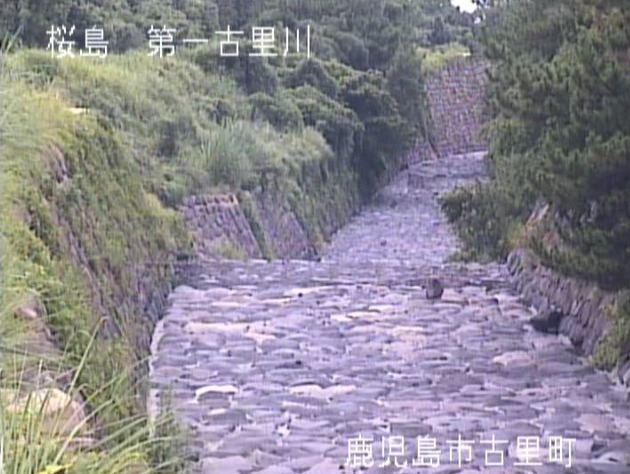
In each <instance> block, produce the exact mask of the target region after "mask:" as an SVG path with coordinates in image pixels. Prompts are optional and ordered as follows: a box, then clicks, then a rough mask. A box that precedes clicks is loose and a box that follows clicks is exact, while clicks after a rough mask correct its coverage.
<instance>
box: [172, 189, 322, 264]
mask: <svg viewBox="0 0 630 474" xmlns="http://www.w3.org/2000/svg"><path fill="white" fill-rule="evenodd" d="M244 204H245V203H243V202H241V201H239V199H238V197H237V196H236V195H235V194H227V195H212V196H193V197H189V198H187V199H186V200H185V201H184V203H183V205H182V206H181V207H180V210H181V212H182V214H183V215H184V217H185V219H186V223H187V225H188V227H189V228H190V229H191V230H192V231H193V233H194V234H195V237H196V242H195V246H196V248H195V250H196V252H195V253H196V255H197V256H198V257H199V258H201V259H204V258H221V257H225V256H226V254H225V251H226V245H227V246H230V247H235V248H236V249H237V252H238V254H239V255H240V256H242V257H245V258H254V259H257V258H265V257H266V258H288V259H299V258H309V257H311V256H313V255H314V254H315V249H314V246H313V244H312V243H311V242H310V240H309V238H308V235H307V234H306V231H305V230H304V227H303V226H302V224H301V223H300V222H299V220H298V218H297V217H296V215H295V213H294V212H293V211H292V210H291V209H290V207H289V206H288V204H287V202H286V201H284V200H283V199H282V196H280V195H279V194H278V193H272V192H271V191H269V192H256V193H254V195H253V196H252V199H251V200H250V201H249V202H248V203H247V204H248V206H245V205H244ZM256 227H258V229H257V232H256V231H254V228H256Z"/></svg>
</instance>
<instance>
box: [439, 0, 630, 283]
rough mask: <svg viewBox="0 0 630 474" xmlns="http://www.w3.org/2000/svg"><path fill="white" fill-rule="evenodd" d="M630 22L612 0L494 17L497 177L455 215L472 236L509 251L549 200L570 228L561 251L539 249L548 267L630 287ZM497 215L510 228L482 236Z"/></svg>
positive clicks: (520, 7) (517, 7)
mask: <svg viewBox="0 0 630 474" xmlns="http://www.w3.org/2000/svg"><path fill="white" fill-rule="evenodd" d="M628 20H630V7H629V6H628V5H627V4H625V3H621V2H616V1H606V0H600V1H597V0H580V1H568V0H522V1H519V2H510V3H508V4H506V5H503V6H499V7H495V8H494V9H492V8H491V9H490V10H489V11H488V14H487V19H486V24H485V39H484V46H485V51H486V54H487V55H488V57H489V58H490V59H492V60H493V61H494V64H495V68H494V71H493V74H492V78H491V91H490V99H491V109H492V112H493V115H494V122H493V123H494V125H493V127H492V136H493V140H492V149H491V154H490V157H489V162H490V164H491V167H492V171H493V172H494V176H495V180H494V181H493V182H491V183H490V184H489V185H488V186H486V187H482V188H480V189H479V190H478V191H477V192H476V193H473V194H469V195H468V197H465V196H462V194H461V193H460V194H459V195H458V196H457V197H455V196H454V197H453V198H452V200H451V201H450V202H447V203H446V207H447V209H449V211H450V212H452V218H453V219H454V220H459V221H460V223H461V224H462V226H468V227H469V228H472V229H475V228H476V229H477V230H476V233H477V236H472V237H471V241H473V242H478V243H480V242H483V243H484V244H483V245H485V246H486V250H487V251H489V252H490V253H495V254H496V251H497V250H498V252H499V254H498V256H501V255H505V252H506V251H507V250H509V246H508V245H507V242H508V240H509V239H508V236H507V235H506V234H507V233H508V232H510V229H513V227H514V226H513V225H512V224H510V222H518V221H522V219H523V218H524V217H526V216H527V215H528V214H529V211H530V210H531V209H532V207H533V206H534V204H535V203H536V202H539V201H543V202H546V203H549V204H550V205H551V206H552V209H553V210H554V212H555V213H556V216H557V218H558V219H560V220H561V221H564V222H566V223H567V225H566V226H558V229H557V231H558V232H559V233H560V235H561V237H562V241H563V247H562V249H560V248H548V247H545V246H542V245H540V243H536V242H534V246H535V248H536V250H537V251H538V252H539V254H540V255H541V256H542V257H543V258H544V259H545V260H546V261H547V263H549V264H550V265H552V266H554V267H555V268H558V269H561V270H562V271H564V272H566V273H570V274H574V275H579V276H581V277H585V278H589V279H595V280H597V281H598V282H599V283H600V284H602V285H603V286H605V287H607V288H620V287H630V126H629V125H628V123H627V121H626V120H625V117H626V115H627V110H628V107H629V106H630V61H629V60H628V51H630V27H629V26H628V25H630V23H629V22H628ZM517 171H518V172H517ZM462 198H464V201H468V202H469V204H468V205H465V204H464V201H461V199H462ZM491 201H492V202H491ZM472 202H474V203H475V205H474V209H475V210H474V213H475V216H476V217H473V206H472V204H471V203H472ZM458 209H459V210H458ZM497 209H499V210H498V211H497ZM480 216H483V217H480ZM491 216H494V218H495V221H499V222H500V223H498V224H496V223H495V225H494V231H495V233H493V234H492V236H490V237H491V238H482V237H481V235H482V234H484V233H487V232H489V230H488V226H487V225H486V224H485V223H484V222H487V221H488V220H489V219H491ZM464 223H465V224H464ZM497 229H501V230H500V231H499V232H496V230H497ZM473 234H475V232H473ZM486 237H489V236H488V235H487V234H486Z"/></svg>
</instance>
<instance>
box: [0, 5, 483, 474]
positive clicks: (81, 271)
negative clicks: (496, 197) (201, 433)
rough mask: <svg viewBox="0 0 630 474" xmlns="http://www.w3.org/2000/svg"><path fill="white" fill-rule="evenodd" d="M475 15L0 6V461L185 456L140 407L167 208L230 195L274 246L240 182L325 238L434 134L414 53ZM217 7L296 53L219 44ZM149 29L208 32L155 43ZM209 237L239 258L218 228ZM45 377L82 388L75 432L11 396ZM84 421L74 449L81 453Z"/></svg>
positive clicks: (405, 8) (178, 231) (184, 237)
mask: <svg viewBox="0 0 630 474" xmlns="http://www.w3.org/2000/svg"><path fill="white" fill-rule="evenodd" d="M472 22H473V17H472V16H471V15H466V14H461V13H459V12H457V11H456V10H455V9H453V8H452V7H451V6H450V5H448V4H447V2H442V1H438V0H435V1H433V0H432V1H417V0H378V1H374V0H343V1H339V0H318V1H313V2H304V1H301V0H251V1H247V2H244V1H240V0H216V1H215V2H212V1H209V2H200V1H191V2H174V1H167V2H163V1H159V2H158V1H155V0H140V1H131V0H128V1H117V2H79V1H77V0H60V1H55V2H51V1H49V0H29V1H26V2H7V1H0V47H2V54H1V55H0V61H1V64H0V66H1V67H2V74H1V75H0V114H1V115H0V166H1V169H0V182H1V184H2V186H0V188H1V190H2V192H1V193H0V199H1V200H2V201H1V206H0V208H1V209H2V217H1V221H0V224H1V226H0V230H1V232H0V239H1V242H0V243H1V247H0V260H1V261H0V263H1V271H2V274H1V278H2V281H1V284H2V292H1V293H0V316H1V318H2V319H1V320H0V333H1V336H2V341H3V344H4V345H5V346H4V348H3V351H4V352H6V354H8V356H6V357H4V358H3V361H2V371H3V377H2V381H1V385H2V389H3V390H4V391H3V392H2V394H3V395H2V398H0V401H1V402H2V403H0V408H2V409H3V413H4V414H5V415H6V416H3V417H2V420H3V422H4V424H5V428H6V427H7V426H8V427H10V429H9V430H8V431H7V430H6V429H5V431H4V433H5V439H4V440H3V443H4V444H3V445H1V446H2V449H0V453H1V455H2V456H3V459H2V460H3V461H4V466H5V468H6V469H8V472H15V473H22V472H23V473H27V472H28V473H40V472H47V473H52V472H68V473H70V472H77V473H78V472H105V471H106V470H107V471H109V472H117V473H118V472H121V473H126V472H129V473H131V472H146V473H149V472H164V473H168V472H182V466H181V465H180V461H181V457H182V455H183V452H182V451H181V449H179V448H180V446H179V445H178V442H177V440H178V439H179V437H178V436H176V435H174V433H177V429H176V427H172V426H171V425H170V424H168V423H170V422H168V423H167V422H164V423H167V424H166V425H165V424H164V423H163V422H161V421H160V422H157V423H155V424H153V423H150V422H149V421H148V420H147V419H146V406H145V403H144V400H145V395H146V392H147V387H146V371H147V365H146V360H145V357H146V355H147V352H148V342H149V339H148V338H149V336H150V333H151V330H152V323H151V322H149V320H148V317H147V311H148V310H149V308H155V306H154V305H155V297H156V295H158V294H159V293H161V292H165V291H167V290H168V282H169V281H170V280H171V266H172V263H173V261H174V259H175V257H174V256H175V255H182V254H183V255H185V254H187V253H190V245H191V237H190V235H188V233H187V231H186V229H185V226H184V223H183V222H182V218H181V217H180V215H179V213H177V212H175V211H174V209H175V208H176V207H177V206H179V205H180V204H181V203H182V201H183V199H184V198H185V197H187V196H190V195H194V194H204V193H212V192H221V193H223V192H231V193H235V194H236V195H237V196H238V197H239V200H240V202H241V205H242V208H243V211H244V213H245V215H246V217H247V219H248V220H249V221H250V224H251V228H252V230H253V232H254V234H255V236H256V238H257V240H258V242H259V245H260V247H261V249H262V250H263V253H264V255H265V257H267V258H273V256H274V255H273V251H272V246H271V243H270V242H269V238H268V236H267V235H265V231H264V229H263V227H262V225H261V224H260V217H259V216H258V215H257V212H256V207H255V206H254V199H253V196H254V195H255V193H257V192H260V191H266V190H269V191H272V192H273V193H274V196H276V197H277V198H278V199H280V200H281V201H284V203H285V204H286V205H287V206H289V207H290V208H291V210H292V211H293V212H294V213H295V214H296V216H297V217H298V219H299V220H300V221H301V223H302V225H303V226H304V228H305V230H306V232H307V233H308V236H309V238H310V240H311V242H313V243H314V244H315V245H316V246H319V245H321V244H322V243H323V242H324V241H326V240H327V239H328V238H329V237H330V235H331V233H332V232H333V231H334V230H335V229H336V228H337V226H338V225H339V224H340V223H342V222H343V221H345V220H346V219H347V218H348V217H349V216H350V215H351V214H352V213H353V212H355V211H356V210H357V209H358V207H359V205H360V204H361V203H362V202H364V201H366V200H367V199H369V198H370V197H371V196H372V194H373V193H374V191H375V190H376V189H377V188H378V187H379V186H380V185H381V184H382V183H383V182H384V181H385V180H387V179H388V177H389V176H390V175H391V174H392V173H393V172H395V171H397V170H398V169H399V167H400V160H401V157H402V156H403V154H404V153H405V152H407V151H408V150H409V148H410V147H411V146H412V145H413V143H414V141H415V140H416V138H417V137H419V136H424V137H425V138H426V137H427V136H428V135H429V124H428V119H427V117H428V115H427V114H426V104H425V99H424V97H423V67H424V66H423V54H424V53H421V50H420V48H424V49H422V51H423V52H426V50H427V48H428V49H431V48H432V47H434V46H435V47H437V45H440V46H439V47H440V48H442V49H445V50H448V51H450V50H451V49H453V48H459V49H461V48H467V49H474V48H475V47H476V46H475V44H476V43H475V42H474V41H473V39H472V36H471V32H470V26H471V25H472ZM228 24H229V25H230V27H231V28H232V29H234V30H236V29H238V30H243V31H246V32H247V35H249V32H250V31H251V28H252V26H275V27H276V35H277V37H278V40H279V41H278V43H279V44H278V46H279V48H280V51H282V48H283V47H284V43H283V40H284V34H283V33H284V30H283V28H284V27H288V28H289V29H290V30H291V32H290V42H291V43H290V44H291V45H294V44H295V42H296V39H297V38H296V30H297V29H300V31H301V32H302V38H304V32H305V30H306V26H307V24H308V25H310V27H311V31H312V36H313V40H312V42H311V43H312V51H311V53H312V57H311V58H310V59H308V60H307V59H306V58H305V57H304V55H303V54H302V55H297V54H295V53H291V54H289V55H288V56H286V57H283V56H282V55H280V56H278V57H275V58H254V57H250V56H249V55H248V53H249V52H250V51H251V50H252V47H253V43H252V40H245V39H243V40H242V41H241V44H240V55H239V57H238V58H226V57H221V55H220V54H219V51H220V49H219V43H218V37H216V35H215V32H216V31H217V30H218V29H219V28H221V29H225V27H226V26H227V25H228ZM52 25H56V26H63V25H65V26H67V27H68V30H69V29H70V26H71V25H75V27H76V28H75V30H74V36H73V38H66V39H72V40H75V41H77V43H76V46H75V50H76V49H77V48H78V47H80V46H82V45H81V43H82V41H83V38H84V36H83V35H84V32H85V29H86V28H89V27H92V26H93V25H96V26H97V27H102V28H103V30H104V36H105V39H106V40H107V41H109V55H108V57H107V58H106V59H104V60H94V59H91V58H81V57H76V58H73V59H68V58H65V59H57V58H53V57H52V56H51V52H50V51H45V50H44V48H45V46H46V44H47V42H48V40H49V38H48V36H47V35H46V31H47V30H50V28H51V26H52ZM151 25H155V26H156V27H158V28H159V27H161V26H163V25H166V26H168V27H169V28H175V29H176V30H177V31H176V34H175V38H176V40H177V41H181V39H183V38H208V39H210V41H209V43H208V44H206V45H203V46H190V47H182V48H179V49H178V50H177V54H176V55H175V56H173V57H164V58H154V57H149V56H148V55H147V52H148V50H147V39H146V34H147V30H148V28H149V26H151ZM14 33H17V34H16V36H15V37H13V36H12V35H13V34H14ZM68 34H69V33H68ZM280 40H282V41H280ZM302 41H304V39H302ZM456 42H457V43H459V46H454V43H456ZM9 43H11V48H10V53H7V49H8V45H9ZM180 44H181V43H180ZM304 49H305V45H304V43H302V51H304ZM217 251H218V252H219V253H221V254H222V255H224V256H225V257H228V258H242V257H243V255H242V254H241V253H240V252H239V251H238V248H237V247H235V246H234V245H233V243H232V242H227V241H224V242H221V243H219V245H218V249H217ZM152 311H156V310H155V309H153V310H152ZM11 354H12V355H11ZM15 354H19V356H17V359H15V357H16V356H15ZM11 360H13V361H14V362H13V363H10V361H11ZM15 360H18V361H19V363H18V362H15ZM130 368H132V369H130ZM42 387H45V388H46V390H49V389H52V388H58V389H60V391H59V392H55V391H53V390H49V391H47V392H45V393H52V394H54V395H55V396H56V397H57V398H56V400H57V401H58V400H59V399H63V398H64V396H66V397H72V400H75V401H76V402H77V403H78V402H80V401H83V402H85V403H86V405H85V407H83V409H84V411H85V412H84V416H82V417H81V420H83V421H80V420H77V419H75V420H74V422H72V421H71V422H70V424H71V425H72V423H74V425H72V427H73V428H77V429H76V430H74V429H72V430H71V431H70V432H64V433H63V434H62V435H59V436H58V435H57V434H55V433H51V432H50V431H48V430H44V429H40V428H41V426H43V425H46V426H48V425H49V423H48V420H47V416H48V409H47V408H45V406H46V404H45V403H44V402H42V401H41V400H40V402H38V403H39V404H36V405H35V411H36V412H37V416H35V417H33V416H32V412H33V410H30V409H28V407H27V405H28V403H26V402H24V401H25V400H28V397H29V396H31V398H32V394H34V393H38V394H39V393H42V392H39V391H38V390H41V389H42ZM7 397H8V398H7ZM16 400H19V401H20V402H19V403H17V402H16ZM16 403H17V405H16ZM16 406H17V407H19V408H20V409H15V407H16ZM29 413H30V414H29ZM65 415H67V413H66V412H65V411H64V416H63V417H61V418H62V419H63V420H65ZM71 418H72V417H71ZM58 421H59V420H58ZM66 421H67V420H66ZM53 425H56V423H53ZM162 432H165V433H168V434H169V435H173V436H161V435H160V433H162ZM7 433H8V434H7ZM86 437H87V438H90V439H93V441H94V442H93V443H88V444H90V445H91V450H87V451H89V453H88V452H87V451H86V450H85V449H79V448H77V449H75V446H76V445H80V444H81V442H79V441H81V440H83V441H85V438H86ZM24 441H29V442H27V443H25V442H24ZM31 441H32V442H31ZM15 443H18V444H15ZM16 446H19V449H14V448H16ZM26 446H32V448H30V447H29V448H28V449H27V448H26ZM134 463H135V464H134ZM149 466H150V467H149Z"/></svg>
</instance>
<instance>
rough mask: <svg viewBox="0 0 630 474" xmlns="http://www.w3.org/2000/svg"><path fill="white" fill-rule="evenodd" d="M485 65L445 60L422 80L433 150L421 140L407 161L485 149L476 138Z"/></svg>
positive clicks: (480, 121)
mask: <svg viewBox="0 0 630 474" xmlns="http://www.w3.org/2000/svg"><path fill="white" fill-rule="evenodd" d="M488 67H489V64H488V63H487V62H485V61H483V60H480V59H477V58H471V57H462V58H458V59H455V60H451V61H449V62H448V63H447V64H446V65H445V66H444V67H443V68H442V69H440V70H438V71H436V72H433V73H431V74H429V76H428V77H427V78H426V83H425V93H426V98H427V101H428V105H429V111H430V117H431V119H430V120H431V122H432V123H431V125H430V126H431V129H432V131H431V134H432V136H433V140H432V141H433V147H432V146H430V145H429V143H427V142H425V141H421V142H420V143H419V144H418V146H417V147H416V150H414V152H413V153H412V156H411V157H410V160H409V161H410V162H417V161H422V160H424V159H430V158H434V157H435V155H436V154H437V156H448V155H457V154H463V153H474V152H479V151H485V150H487V149H488V144H487V142H486V141H485V140H484V139H483V138H482V137H481V136H480V131H481V127H482V125H483V123H484V121H485V115H484V94H485V89H486V85H487V81H488V77H487V69H488Z"/></svg>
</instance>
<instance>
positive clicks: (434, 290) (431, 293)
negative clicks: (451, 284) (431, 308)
mask: <svg viewBox="0 0 630 474" xmlns="http://www.w3.org/2000/svg"><path fill="white" fill-rule="evenodd" d="M425 294H426V297H427V299H430V300H439V299H440V298H441V297H442V294H444V287H443V286H442V282H440V280H438V279H437V278H431V279H430V280H429V282H428V283H427V287H426V288H425Z"/></svg>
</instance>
